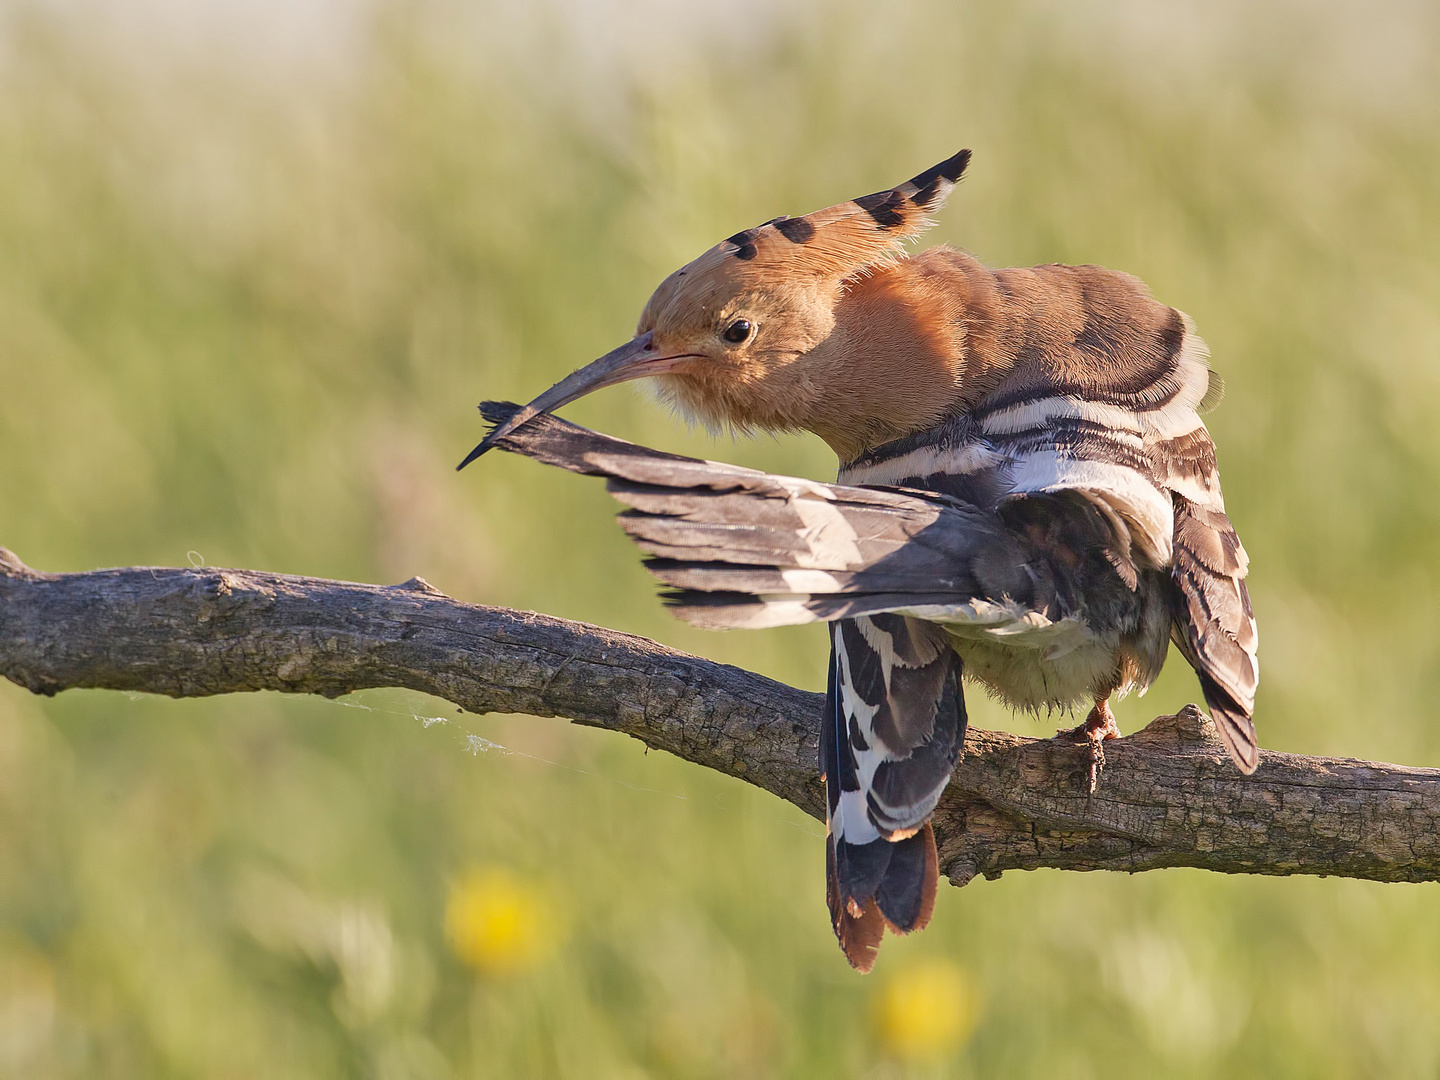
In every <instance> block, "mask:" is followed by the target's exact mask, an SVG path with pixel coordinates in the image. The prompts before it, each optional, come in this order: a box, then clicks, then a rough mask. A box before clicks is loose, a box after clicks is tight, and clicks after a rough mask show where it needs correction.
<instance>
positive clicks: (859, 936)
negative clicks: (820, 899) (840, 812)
mask: <svg viewBox="0 0 1440 1080" xmlns="http://www.w3.org/2000/svg"><path fill="white" fill-rule="evenodd" d="M880 843H884V841H883V840H882V841H880ZM835 863H836V854H835V839H834V837H831V838H830V841H829V843H828V844H827V845H826V849H825V901H826V903H827V904H828V905H829V907H830V924H831V925H832V926H833V927H834V928H835V938H836V940H837V941H839V942H840V951H841V952H843V953H844V954H845V959H846V960H848V961H850V966H851V967H853V968H854V969H855V970H856V971H858V972H860V973H862V974H865V973H867V972H869V971H870V969H871V968H873V967H874V966H875V957H876V956H877V955H878V954H879V952H880V939H881V938H883V937H884V936H885V916H883V915H882V914H880V908H879V905H877V904H876V903H875V900H874V898H873V897H872V898H871V899H870V900H868V901H866V903H865V905H864V906H863V907H860V906H858V905H855V904H854V902H853V901H849V902H847V901H844V900H842V899H841V894H840V882H839V877H838V875H837V874H836V870H835Z"/></svg>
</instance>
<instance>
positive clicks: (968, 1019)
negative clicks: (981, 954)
mask: <svg viewBox="0 0 1440 1080" xmlns="http://www.w3.org/2000/svg"><path fill="white" fill-rule="evenodd" d="M874 1010H875V1011H874V1021H875V1033H876V1035H877V1037H878V1038H879V1041H880V1045H881V1046H883V1047H884V1048H885V1050H886V1051H887V1052H888V1053H889V1054H890V1055H891V1056H893V1057H896V1058H899V1059H901V1060H902V1061H934V1060H937V1059H940V1058H943V1057H945V1056H947V1055H949V1054H950V1053H952V1052H953V1051H955V1050H957V1049H958V1048H959V1047H960V1045H961V1044H962V1043H964V1041H965V1040H966V1039H968V1038H969V1037H970V1033H971V1032H972V1031H973V1030H974V1029H975V1019H976V1013H977V1011H978V1010H977V1001H976V996H975V992H974V990H973V989H972V988H971V986H970V981H969V980H968V979H967V978H966V977H965V973H964V972H963V971H961V970H960V968H959V967H957V966H956V965H955V964H953V963H951V962H950V961H948V960H942V959H938V958H935V959H929V960H922V961H920V962H919V963H914V964H911V965H909V966H908V967H905V968H902V969H900V970H899V971H896V972H895V973H894V974H893V975H891V976H890V978H889V979H888V980H887V981H886V982H885V983H884V985H883V986H881V988H880V991H879V993H878V994H877V995H876V997H875V1002H874Z"/></svg>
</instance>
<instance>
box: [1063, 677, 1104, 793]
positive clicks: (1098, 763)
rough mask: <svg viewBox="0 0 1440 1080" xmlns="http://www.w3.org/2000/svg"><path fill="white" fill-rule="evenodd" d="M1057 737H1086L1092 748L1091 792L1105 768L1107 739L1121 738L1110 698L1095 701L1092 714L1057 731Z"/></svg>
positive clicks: (1089, 746)
mask: <svg viewBox="0 0 1440 1080" xmlns="http://www.w3.org/2000/svg"><path fill="white" fill-rule="evenodd" d="M1055 735H1056V737H1057V738H1058V737H1060V736H1062V735H1063V736H1065V737H1066V738H1070V739H1084V740H1085V742H1086V744H1087V746H1088V748H1089V750H1090V794H1091V795H1094V794H1095V786H1096V784H1097V783H1098V782H1099V780H1100V771H1101V770H1102V769H1104V768H1105V740H1106V739H1118V738H1120V728H1119V727H1118V726H1117V725H1116V723H1115V714H1114V713H1112V712H1111V711H1110V700H1109V698H1101V699H1100V700H1099V701H1097V702H1095V707H1094V708H1093V709H1091V710H1090V715H1089V716H1087V717H1085V722H1084V723H1083V724H1081V725H1080V726H1079V727H1075V728H1064V729H1061V730H1060V731H1057V732H1056V733H1055Z"/></svg>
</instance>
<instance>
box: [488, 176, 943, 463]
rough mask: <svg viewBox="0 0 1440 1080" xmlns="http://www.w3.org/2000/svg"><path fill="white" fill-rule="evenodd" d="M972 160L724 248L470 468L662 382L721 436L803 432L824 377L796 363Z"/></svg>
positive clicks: (652, 303) (674, 278) (667, 287)
mask: <svg viewBox="0 0 1440 1080" xmlns="http://www.w3.org/2000/svg"><path fill="white" fill-rule="evenodd" d="M969 161H970V151H969V150H961V151H960V152H959V153H958V154H956V155H955V156H954V157H952V158H949V159H948V160H946V161H943V162H941V163H940V164H939V165H936V166H934V167H933V168H930V169H926V170H925V171H924V172H923V173H921V174H920V175H919V176H916V177H914V178H913V179H911V180H909V181H907V182H906V183H904V184H901V185H900V186H899V187H895V188H891V189H889V190H888V191H880V192H876V193H875V194H873V195H865V196H862V197H860V198H858V199H853V200H851V201H849V202H843V203H840V204H838V205H836V206H831V207H828V208H827V209H824V210H817V211H815V212H814V213H810V214H806V215H804V216H803V217H779V218H775V219H773V220H771V221H767V222H765V223H764V224H763V225H759V226H756V227H755V228H753V229H746V230H744V231H743V232H738V233H736V234H735V235H734V236H731V237H729V238H728V239H725V240H722V241H721V242H720V243H719V244H717V245H715V246H714V247H713V248H711V249H710V250H709V251H706V252H705V253H704V254H703V255H701V256H700V257H699V258H697V259H695V260H694V261H693V262H690V263H687V264H686V265H685V266H683V267H681V268H680V269H679V270H676V271H675V272H674V273H672V274H671V275H670V276H669V277H667V278H666V279H665V280H664V281H662V282H661V283H660V287H659V288H657V289H656V290H655V293H654V295H653V296H651V297H650V300H649V302H648V303H647V304H646V305H645V310H644V311H643V312H642V313H641V315H640V322H639V325H638V327H637V329H636V333H635V337H634V338H632V339H631V340H630V341H628V342H626V343H625V344H624V345H621V346H620V347H619V348H618V349H615V350H613V351H612V352H609V353H607V354H605V355H604V356H602V357H601V358H600V359H598V360H596V361H594V362H592V363H590V364H587V365H586V366H585V367H583V368H581V369H580V370H578V371H575V372H572V373H571V374H570V375H567V376H566V377H565V378H564V379H562V380H560V382H558V383H556V384H555V385H554V386H552V387H551V388H550V389H549V390H547V391H545V393H543V394H541V395H540V396H539V397H537V398H536V399H535V400H534V401H532V402H530V404H529V405H527V406H525V407H524V408H523V409H521V410H519V411H518V412H516V413H515V414H514V415H513V416H512V417H511V418H510V419H509V420H507V421H506V422H505V423H503V424H501V425H500V426H499V427H497V428H496V429H495V430H494V431H492V432H491V433H490V434H489V435H488V436H487V437H486V438H485V440H484V441H483V442H481V443H480V445H479V446H477V447H476V448H475V449H474V450H473V451H471V453H470V455H469V456H468V457H467V458H466V459H465V460H464V461H463V462H462V463H461V465H460V467H461V468H464V467H465V466H466V465H468V464H469V463H470V462H471V461H474V460H475V459H476V458H477V457H479V456H480V455H481V454H483V453H484V452H485V451H486V450H488V449H490V447H491V446H493V445H494V444H495V443H496V442H497V441H498V440H499V439H501V438H503V437H504V436H505V435H507V434H508V433H509V432H511V431H514V430H515V429H516V428H518V427H519V426H520V425H521V424H523V423H525V422H526V421H527V420H529V419H530V418H531V417H533V416H535V415H536V414H537V413H542V412H550V411H552V410H554V409H558V408H559V407H560V406H562V405H565V404H567V403H569V402H571V401H574V400H575V399H577V398H579V397H583V396H584V395H586V394H589V393H591V392H592V391H595V390H599V389H601V388H602V387H606V386H613V385H615V384H616V383H621V382H629V381H631V380H632V379H640V378H646V377H648V376H659V377H660V378H661V390H662V394H664V396H666V397H668V398H669V399H670V400H672V401H674V402H675V403H676V404H677V405H679V406H680V407H681V408H682V409H683V410H684V411H685V412H687V413H688V414H689V415H691V416H693V417H695V418H696V419H698V420H701V421H702V422H704V423H707V424H710V425H712V426H718V425H723V424H732V425H734V426H736V427H740V428H747V429H748V428H753V427H761V428H786V427H795V426H798V425H797V423H796V422H795V420H794V417H795V416H797V415H799V410H800V404H801V399H803V398H806V397H807V396H810V397H813V396H814V393H815V391H816V389H817V388H816V387H815V386H813V385H810V384H811V383H813V382H814V379H815V375H816V373H814V372H807V371H805V370H803V365H797V364H796V361H797V360H799V359H800V358H801V357H804V356H806V355H807V354H810V353H811V352H813V351H814V350H816V349H817V348H818V347H819V346H821V345H822V343H824V342H826V341H827V340H828V339H830V338H831V337H832V335H833V334H834V333H835V332H836V310H837V308H838V307H839V305H840V302H841V300H842V299H843V298H844V297H845V295H846V293H847V291H848V290H849V289H850V288H852V287H853V284H854V283H855V282H856V281H858V280H860V279H862V278H863V277H864V276H865V275H866V274H867V273H869V272H871V271H873V270H874V269H875V268H877V267H879V266H882V265H884V264H886V263H889V262H892V261H894V260H895V259H896V258H898V257H899V256H900V254H901V252H902V248H903V243H904V241H905V240H907V239H909V238H910V237H912V236H915V235H916V234H918V233H919V232H920V231H922V230H923V229H924V228H925V227H926V226H927V225H928V224H929V214H930V213H931V212H932V211H934V210H936V209H938V208H939V206H940V205H941V203H943V202H944V201H945V197H946V196H947V195H949V194H950V191H951V190H952V189H953V188H954V186H955V183H956V181H958V180H959V179H960V175H961V173H963V172H964V171H965V166H966V165H967V164H969Z"/></svg>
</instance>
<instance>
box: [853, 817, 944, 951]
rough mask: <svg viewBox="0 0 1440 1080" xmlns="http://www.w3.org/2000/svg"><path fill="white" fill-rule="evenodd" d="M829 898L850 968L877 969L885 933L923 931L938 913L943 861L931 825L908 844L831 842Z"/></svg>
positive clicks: (893, 842) (904, 842) (885, 841)
mask: <svg viewBox="0 0 1440 1080" xmlns="http://www.w3.org/2000/svg"><path fill="white" fill-rule="evenodd" d="M825 878H826V880H825V897H826V901H827V903H828V904H829V907H830V920H831V925H832V926H834V928H835V937H836V940H838V941H839V942H840V949H841V951H842V952H844V954H845V959H847V960H848V961H850V966H851V967H853V968H855V969H856V970H857V971H861V972H867V971H869V970H870V969H871V968H872V967H874V966H875V957H876V955H877V954H878V953H879V951H880V941H881V939H882V938H883V937H884V934H885V928H886V927H888V928H889V929H890V930H891V932H892V933H896V934H908V933H911V932H912V931H915V930H923V929H925V927H926V926H928V925H929V924H930V917H931V915H933V914H934V912H935V894H936V892H937V890H938V889H939V886H940V860H939V856H938V853H937V852H936V850H935V832H934V830H933V829H932V828H931V827H930V823H929V822H928V821H927V822H926V823H925V824H924V825H923V826H922V827H921V828H920V831H919V832H917V833H916V834H915V835H914V836H911V837H907V838H906V839H904V840H896V841H890V840H875V841H872V842H871V843H869V844H849V843H846V842H845V841H844V840H837V839H836V838H835V837H833V836H832V837H830V838H829V840H828V843H827V847H826V858H825Z"/></svg>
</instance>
